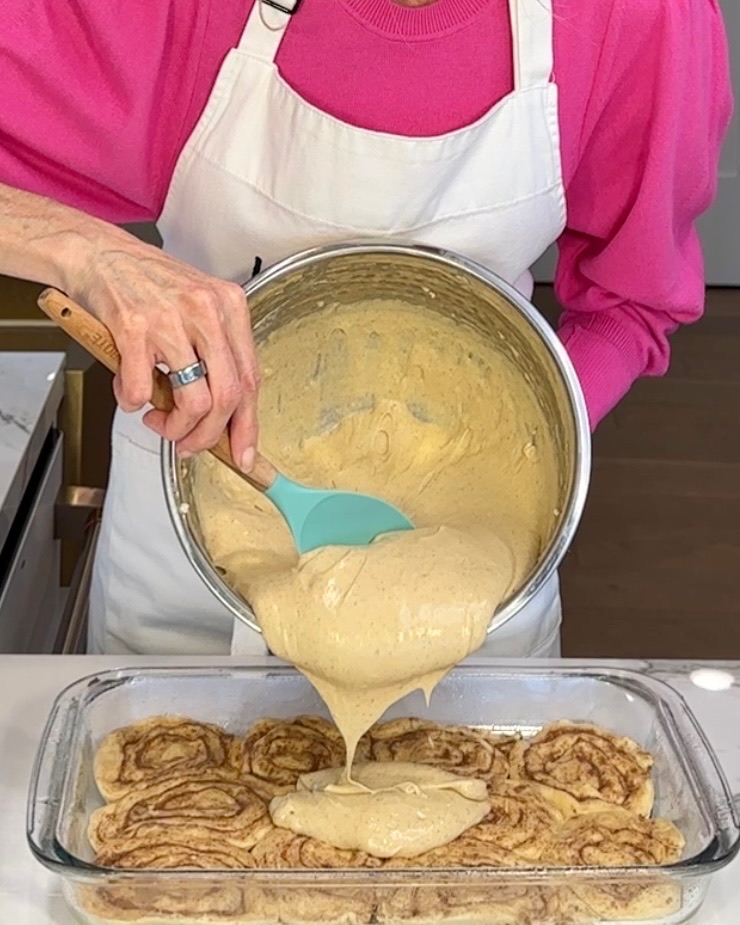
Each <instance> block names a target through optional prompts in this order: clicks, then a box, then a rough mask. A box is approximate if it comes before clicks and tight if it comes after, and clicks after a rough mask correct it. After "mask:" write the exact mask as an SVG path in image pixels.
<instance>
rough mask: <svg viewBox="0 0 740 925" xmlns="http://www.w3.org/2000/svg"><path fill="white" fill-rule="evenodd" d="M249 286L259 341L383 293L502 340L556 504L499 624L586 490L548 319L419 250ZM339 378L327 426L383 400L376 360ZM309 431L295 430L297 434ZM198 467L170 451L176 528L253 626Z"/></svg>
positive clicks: (301, 269) (316, 260)
mask: <svg viewBox="0 0 740 925" xmlns="http://www.w3.org/2000/svg"><path fill="white" fill-rule="evenodd" d="M475 269H476V270H477V268H475ZM247 291H248V295H249V304H250V311H251V314H252V320H253V325H254V331H255V337H256V340H257V343H258V346H259V345H264V344H265V343H266V342H267V340H268V339H269V338H270V336H271V335H272V334H274V332H276V331H278V330H279V329H280V328H281V327H283V326H285V325H287V324H291V323H293V322H296V321H298V320H299V319H301V318H305V317H306V316H308V315H310V314H312V313H314V312H316V311H317V309H322V308H325V307H326V306H332V307H337V308H338V309H339V310H340V311H341V310H342V309H344V310H346V311H347V312H348V314H349V313H350V312H351V310H352V308H353V306H356V305H357V303H358V302H362V303H367V302H369V301H375V300H378V301H383V302H391V301H392V302H394V303H399V302H401V303H404V304H405V305H407V306H410V307H412V308H413V309H415V310H417V311H418V310H422V311H423V312H424V313H429V314H430V317H434V316H444V317H445V318H448V319H453V320H454V322H455V323H456V325H458V326H460V327H461V328H463V329H465V330H467V331H468V332H469V333H471V334H472V335H473V336H474V337H475V338H476V339H479V340H480V341H482V342H484V343H485V344H486V345H487V346H490V345H491V344H493V345H495V349H496V350H497V351H499V352H500V353H501V354H502V355H503V356H505V357H506V358H507V359H508V360H509V361H510V363H511V364H512V366H513V367H515V369H516V371H517V375H518V376H519V377H520V378H521V380H522V381H523V382H524V383H525V384H526V389H527V390H528V392H529V393H530V395H531V396H532V398H533V402H534V406H536V409H537V411H538V422H537V436H536V439H537V446H538V452H541V453H545V454H547V456H548V458H550V459H553V460H554V466H553V467H552V468H553V472H554V477H553V479H552V485H551V486H550V488H549V496H548V498H547V504H548V505H549V506H550V507H551V510H552V511H553V516H552V518H551V520H550V526H549V532H548V533H547V535H546V536H543V537H542V541H541V548H540V551H539V558H538V561H537V562H536V564H535V566H534V567H533V568H532V570H531V571H530V573H529V574H528V575H527V576H526V578H525V579H524V581H522V582H521V584H520V586H519V587H517V588H515V589H513V590H512V592H511V594H510V595H509V597H508V599H507V600H506V601H505V602H504V603H503V605H502V606H501V607H500V608H499V610H498V612H497V615H496V618H495V620H494V624H495V625H498V624H499V623H500V622H502V621H503V619H505V618H507V617H508V616H509V615H510V614H511V613H512V612H515V610H516V609H517V608H518V606H520V605H521V603H522V602H523V600H524V598H525V597H527V596H531V594H532V593H534V591H535V590H536V587H538V586H539V584H541V583H542V582H543V581H544V580H545V579H546V578H547V577H549V575H550V574H551V573H552V571H553V570H554V568H555V567H556V566H557V564H558V562H559V559H560V558H561V557H562V554H563V553H564V551H565V547H566V546H567V544H568V543H569V541H570V538H571V536H572V532H573V528H574V525H575V522H576V521H577V519H578V517H579V516H580V507H581V506H582V502H583V495H584V494H585V486H584V484H583V482H584V454H585V455H587V449H588V448H587V447H585V446H584V441H587V439H588V434H587V429H586V433H585V437H584V426H583V420H584V414H585V413H584V412H583V410H582V408H579V401H582V400H581V396H580V392H579V391H578V387H577V385H576V384H574V382H573V381H572V379H571V377H569V375H568V371H567V366H564V365H563V360H562V354H561V352H559V348H558V346H557V345H556V344H554V335H553V334H552V332H551V331H550V330H549V328H547V323H546V322H545V321H544V320H543V319H542V318H540V316H539V315H538V314H537V313H536V311H535V310H534V309H533V308H532V307H531V306H530V305H529V303H527V302H526V301H525V300H524V299H523V298H522V297H521V296H519V294H518V293H516V292H515V291H514V290H513V289H511V288H510V287H508V286H506V285H505V284H503V283H500V282H499V281H497V280H496V279H495V278H494V277H490V276H485V275H484V274H483V273H479V272H476V271H475V270H473V271H471V269H469V268H468V267H467V266H466V265H465V264H464V263H462V262H460V261H457V260H456V259H454V258H450V257H447V256H445V255H440V254H435V253H431V252H424V251H421V250H409V249H387V248H378V249H368V250H363V249H355V248H349V249H347V250H344V251H340V252H337V253H336V254H328V255H327V254H317V255H316V256H315V257H313V258H309V259H305V260H303V261H300V260H295V262H294V263H293V264H292V265H290V266H288V267H285V268H283V269H280V268H278V269H277V270H275V271H268V273H266V274H264V275H263V276H262V277H260V278H259V279H258V280H256V281H255V282H254V284H252V286H251V287H248V289H247ZM566 364H567V361H566ZM368 370H369V371H368ZM286 375H288V373H286ZM321 375H323V376H327V377H331V376H337V371H336V370H334V369H332V368H329V369H326V370H322V372H321ZM341 375H342V376H343V378H342V379H341V381H337V382H335V383H333V386H334V387H333V389H332V395H333V396H334V398H333V404H332V407H331V408H329V409H326V411H327V420H328V423H329V424H331V422H332V421H336V420H338V419H340V418H341V417H342V416H344V415H346V414H347V413H350V412H352V411H353V410H356V409H357V408H358V407H363V406H366V404H367V402H368V401H372V400H374V399H375V398H377V397H378V395H377V383H374V382H373V381H372V367H371V366H370V367H366V368H365V374H358V373H357V372H356V371H355V370H354V369H349V370H345V371H344V372H343V373H342V374H341ZM389 388H390V389H392V383H391V385H390V386H389ZM434 413H435V415H437V416H439V415H440V414H442V415H443V414H444V413H445V409H440V408H435V409H434ZM302 436H304V435H302V434H296V437H297V438H300V437H302ZM193 467H194V462H193V461H192V460H189V461H186V462H184V463H178V462H177V461H176V460H175V458H174V455H173V454H172V453H171V452H170V454H169V457H168V459H167V460H166V461H165V469H166V472H165V481H166V482H167V481H168V480H169V482H170V483H171V484H170V489H171V490H170V499H169V500H170V505H171V508H172V509H173V517H174V520H175V525H176V529H178V532H179V534H180V538H181V540H182V541H183V543H184V546H185V548H186V552H187V553H188V555H189V557H190V558H191V561H192V562H193V564H194V565H195V567H196V569H197V570H198V571H199V572H200V574H201V576H202V577H205V578H206V580H207V582H208V584H209V585H210V586H211V588H212V590H214V591H215V592H216V593H217V596H219V597H220V598H221V599H222V601H223V602H224V603H225V604H226V605H227V606H229V607H230V609H232V611H234V612H235V613H236V614H237V616H239V617H241V618H242V619H246V620H247V622H250V623H252V624H254V623H255V622H256V621H255V620H254V615H253V613H252V611H251V609H250V608H249V606H248V604H247V603H246V602H244V601H242V600H241V598H238V597H237V596H236V595H235V594H234V593H233V592H232V591H231V589H229V588H227V587H226V585H225V583H224V582H223V580H222V578H221V576H220V574H219V572H218V571H217V570H216V569H215V568H214V567H213V565H212V564H211V562H210V560H209V556H208V552H207V550H206V547H205V543H204V538H203V531H202V528H201V524H200V522H199V517H198V499H197V496H196V493H195V492H194V490H193V486H194V479H193V472H194V468H193ZM586 478H587V475H586Z"/></svg>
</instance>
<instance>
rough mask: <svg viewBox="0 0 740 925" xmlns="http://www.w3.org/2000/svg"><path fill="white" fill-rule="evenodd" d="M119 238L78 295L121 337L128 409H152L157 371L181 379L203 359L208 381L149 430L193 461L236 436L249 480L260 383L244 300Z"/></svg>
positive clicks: (229, 286)
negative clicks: (227, 435) (226, 435)
mask: <svg viewBox="0 0 740 925" xmlns="http://www.w3.org/2000/svg"><path fill="white" fill-rule="evenodd" d="M113 237H114V240H112V241H107V242H100V243H101V244H102V246H101V247H100V249H99V250H97V249H96V252H95V257H94V260H93V261H91V262H90V264H89V267H88V268H87V269H86V270H85V272H83V273H82V274H80V275H78V276H77V277H76V278H75V279H73V280H72V283H73V288H74V291H70V290H69V289H68V293H69V295H70V296H71V297H73V298H75V299H77V300H78V301H80V302H81V304H82V305H83V306H84V307H85V308H87V309H88V311H90V312H92V313H93V314H94V315H95V316H96V317H97V318H99V319H100V320H101V321H102V322H103V323H104V324H105V325H106V326H107V327H108V328H109V329H110V331H111V334H112V335H113V339H114V340H115V342H116V346H117V347H118V350H119V352H120V354H121V371H120V374H119V375H118V376H117V377H116V379H115V381H114V390H115V394H116V399H117V401H118V403H119V405H120V406H121V408H123V410H124V411H138V410H139V409H140V408H142V407H143V406H144V405H146V404H147V403H148V402H149V401H150V399H151V396H152V372H153V370H154V367H155V366H156V365H157V364H165V365H166V366H167V367H168V369H169V370H170V371H173V372H174V371H175V370H179V369H183V368H184V367H186V366H190V365H191V364H193V363H197V362H198V361H199V360H203V361H204V362H205V365H206V368H207V371H208V373H207V377H206V378H204V379H201V380H199V381H197V382H194V383H191V384H189V385H186V386H183V387H181V388H178V389H176V390H175V392H174V397H175V405H176V407H175V409H174V410H173V411H171V412H169V413H165V412H163V411H156V410H152V411H149V412H148V413H147V414H146V415H145V416H144V421H145V423H146V424H147V425H148V426H149V427H150V428H151V429H152V430H154V431H155V432H156V433H157V434H159V435H160V436H162V437H164V438H166V439H167V440H172V441H174V442H175V443H176V444H177V447H178V450H179V452H180V453H181V454H183V455H190V454H192V453H196V452H199V451H201V450H205V449H209V448H210V447H212V446H213V445H214V444H215V443H216V442H217V441H218V439H219V437H220V436H221V434H222V433H223V432H224V430H226V429H227V427H228V428H229V432H230V438H231V450H232V455H233V457H234V459H235V460H236V461H237V462H238V463H239V464H240V465H241V467H242V468H243V469H244V471H249V470H250V469H251V468H252V464H253V460H254V449H255V445H256V442H257V391H258V387H259V374H258V368H257V358H256V352H255V346H254V339H253V337H252V329H251V323H250V317H249V309H248V308H247V302H246V297H245V295H244V291H243V290H242V289H241V287H240V286H238V285H236V284H235V283H228V282H224V281H223V280H219V279H215V278H213V277H210V276H207V275H205V274H203V273H201V272H200V271H198V270H196V269H194V268H193V267H190V266H188V265H187V264H184V263H181V262H180V261H178V260H175V259H174V258H172V257H170V256H168V255H167V254H165V253H163V252H162V251H160V250H158V249H157V248H155V247H152V246H150V245H147V244H144V243H142V242H141V241H139V240H138V239H136V238H134V237H132V236H131V235H127V234H126V233H125V232H119V231H118V229H116V230H115V233H114V235H113Z"/></svg>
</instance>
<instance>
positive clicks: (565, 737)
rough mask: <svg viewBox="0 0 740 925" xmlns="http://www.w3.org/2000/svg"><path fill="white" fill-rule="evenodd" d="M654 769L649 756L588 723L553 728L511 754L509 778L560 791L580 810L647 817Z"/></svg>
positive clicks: (638, 748) (553, 726)
mask: <svg viewBox="0 0 740 925" xmlns="http://www.w3.org/2000/svg"><path fill="white" fill-rule="evenodd" d="M652 767H653V759H652V757H651V756H650V755H649V754H648V753H647V752H646V751H644V750H643V749H642V748H640V747H639V746H638V745H637V744H636V743H635V742H633V741H632V740H631V739H628V738H627V737H625V736H617V735H613V734H612V733H610V732H608V731H607V730H605V729H602V728H600V727H599V726H592V725H590V724H587V723H570V722H559V723H553V724H552V725H551V726H546V727H545V728H544V729H543V730H542V731H541V732H540V733H539V734H538V735H536V736H535V737H534V738H533V739H531V740H529V741H522V742H520V743H518V744H517V745H515V746H514V748H513V749H512V753H511V776H512V778H514V779H518V780H531V781H535V782H536V783H539V784H545V785H547V786H548V787H553V788H555V789H557V790H563V791H564V792H565V793H568V794H570V795H571V796H572V797H575V799H577V800H578V801H579V803H580V804H581V810H582V811H592V810H594V811H599V810H603V809H605V808H609V806H617V807H622V808H624V809H628V810H631V811H632V812H635V813H638V814H640V815H641V816H649V815H650V812H651V810H652V807H653V798H654V791H653V784H652V781H651V777H650V774H651V770H652ZM605 804H606V805H605Z"/></svg>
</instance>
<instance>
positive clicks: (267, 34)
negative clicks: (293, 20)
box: [237, 0, 300, 62]
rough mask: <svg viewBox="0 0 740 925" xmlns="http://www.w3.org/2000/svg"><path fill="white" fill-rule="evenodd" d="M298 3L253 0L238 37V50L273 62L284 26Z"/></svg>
mask: <svg viewBox="0 0 740 925" xmlns="http://www.w3.org/2000/svg"><path fill="white" fill-rule="evenodd" d="M299 3H300V0H254V5H253V6H252V10H251V12H250V14H249V17H248V18H247V24H246V25H245V26H244V31H243V32H242V36H241V38H240V39H239V45H238V46H237V47H238V49H239V51H245V52H247V53H248V54H249V55H251V56H252V57H253V58H259V59H260V60H261V61H267V62H273V61H274V60H275V57H276V55H277V53H278V48H280V42H281V41H282V40H283V34H284V33H285V28H286V26H287V25H288V23H289V22H290V17H291V16H292V15H293V13H294V12H295V11H296V9H297V8H298V4H299Z"/></svg>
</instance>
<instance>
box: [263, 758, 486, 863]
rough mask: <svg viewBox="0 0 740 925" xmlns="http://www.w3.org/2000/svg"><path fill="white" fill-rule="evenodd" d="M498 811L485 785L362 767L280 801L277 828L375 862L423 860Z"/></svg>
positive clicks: (439, 774) (309, 778)
mask: <svg viewBox="0 0 740 925" xmlns="http://www.w3.org/2000/svg"><path fill="white" fill-rule="evenodd" d="M490 808H491V805H490V803H489V801H488V788H487V787H486V785H485V783H484V782H483V781H481V780H473V779H471V778H460V777H456V776H455V775H454V774H450V772H449V771H443V770H441V769H440V768H433V767H430V766H429V765H423V764H404V763H402V762H387V763H385V764H381V763H373V764H358V765H355V767H354V768H353V769H352V782H350V783H348V782H347V781H345V780H344V779H343V772H342V771H341V770H339V769H337V768H329V769H328V770H326V771H315V772H314V773H313V774H305V775H304V776H303V777H302V778H301V779H300V780H299V781H298V790H297V792H296V793H289V794H287V795H286V796H279V797H275V799H274V800H273V801H272V803H271V804H270V815H271V816H272V821H273V822H274V823H275V825H278V826H282V827H283V828H286V829H290V830H291V831H293V832H296V833H297V834H298V835H304V834H308V833H309V832H310V834H311V835H312V836H313V838H318V839H319V840H320V841H324V842H327V843H328V844H330V845H334V846H335V847H336V848H346V849H350V850H354V851H364V852H365V853H366V854H371V855H373V856H374V857H376V858H393V857H416V856H417V855H420V854H423V853H424V852H425V851H430V850H431V849H432V848H437V847H439V845H446V844H449V842H451V841H453V840H454V839H455V838H457V837H458V836H459V835H462V834H463V832H466V831H467V830H468V829H470V828H472V827H473V826H474V825H477V824H478V823H479V822H481V821H482V820H483V819H484V818H485V817H486V816H487V815H488V812H489V810H490Z"/></svg>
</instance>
